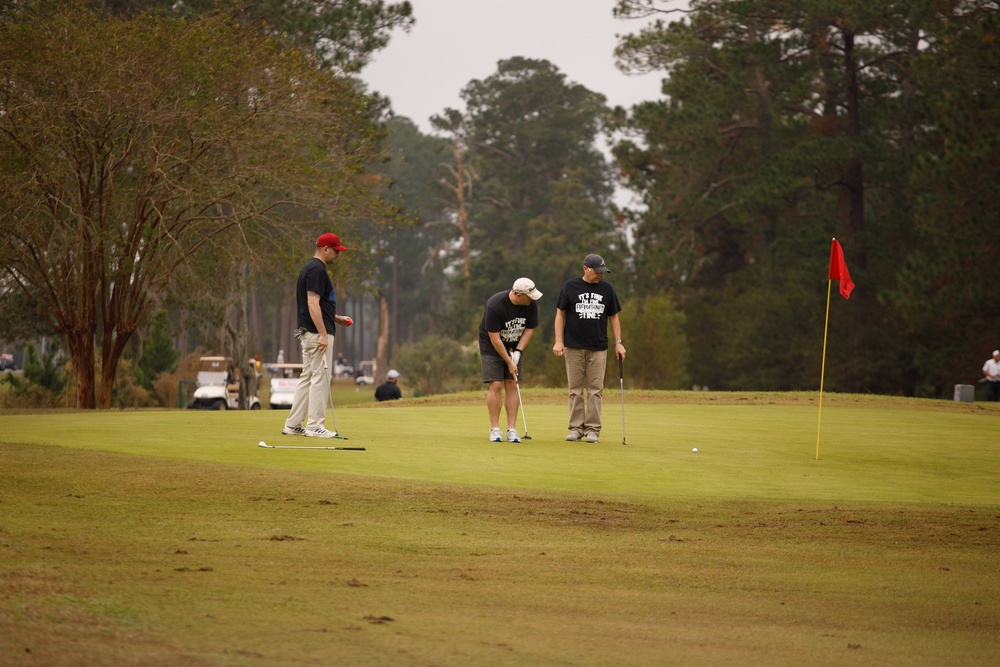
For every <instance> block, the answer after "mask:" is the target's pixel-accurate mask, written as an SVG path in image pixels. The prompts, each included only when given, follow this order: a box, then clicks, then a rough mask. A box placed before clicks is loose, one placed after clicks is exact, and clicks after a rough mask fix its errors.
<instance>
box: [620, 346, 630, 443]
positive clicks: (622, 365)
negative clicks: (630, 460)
mask: <svg viewBox="0 0 1000 667" xmlns="http://www.w3.org/2000/svg"><path fill="white" fill-rule="evenodd" d="M618 385H619V386H620V387H621V388H622V444H623V445H627V444H628V443H627V442H625V361H624V360H623V359H622V358H621V357H618Z"/></svg>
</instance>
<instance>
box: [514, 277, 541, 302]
mask: <svg viewBox="0 0 1000 667" xmlns="http://www.w3.org/2000/svg"><path fill="white" fill-rule="evenodd" d="M511 291H512V292H514V294H524V295H525V296H530V297H531V300H532V301H538V300H539V299H541V298H542V293H541V292H539V291H538V289H537V288H536V287H535V282H534V281H533V280H531V279H530V278H518V279H517V280H515V281H514V286H513V287H512V288H511Z"/></svg>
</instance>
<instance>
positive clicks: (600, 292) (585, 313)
mask: <svg viewBox="0 0 1000 667" xmlns="http://www.w3.org/2000/svg"><path fill="white" fill-rule="evenodd" d="M608 271H609V269H608V267H607V265H605V263H604V259H603V258H602V257H601V256H600V255H587V256H586V257H585V258H584V260H583V276H582V277H581V278H573V279H571V280H568V281H566V284H564V285H563V287H562V290H561V291H560V292H559V297H558V298H557V299H556V322H555V328H556V331H555V334H556V336H555V344H554V345H553V346H552V352H553V354H555V355H556V356H557V357H562V358H563V359H564V360H565V361H566V379H567V382H568V384H569V434H568V435H567V436H566V439H567V440H569V441H570V442H577V441H578V440H580V439H581V438H586V439H587V442H597V441H598V438H600V435H601V400H602V397H603V393H604V373H605V369H606V367H607V360H608V324H609V323H610V324H611V332H612V334H613V335H614V341H615V355H616V357H617V358H619V359H625V346H624V345H622V328H621V323H620V322H619V321H618V313H619V312H621V309H622V307H621V304H619V303H618V297H617V295H616V294H615V288H614V287H612V286H611V284H610V283H606V282H604V281H603V279H604V274H605V273H607V272H608ZM584 391H586V392H587V398H586V402H585V401H584V398H583V392H584Z"/></svg>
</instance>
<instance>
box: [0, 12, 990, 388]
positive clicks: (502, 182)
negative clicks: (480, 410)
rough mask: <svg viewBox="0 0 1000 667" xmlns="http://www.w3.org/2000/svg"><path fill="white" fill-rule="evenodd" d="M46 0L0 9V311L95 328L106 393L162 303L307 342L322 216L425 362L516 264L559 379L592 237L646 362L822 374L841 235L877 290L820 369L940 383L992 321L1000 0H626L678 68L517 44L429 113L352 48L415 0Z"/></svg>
mask: <svg viewBox="0 0 1000 667" xmlns="http://www.w3.org/2000/svg"><path fill="white" fill-rule="evenodd" d="M28 4H29V5H31V4H32V3H28ZM35 4H37V7H35V9H34V10H33V11H38V12H48V13H46V14H44V16H45V18H46V20H45V21H44V22H42V21H40V20H32V16H31V15H30V12H29V13H27V14H26V13H25V12H26V11H27V10H25V9H24V5H22V4H18V5H17V7H18V9H17V10H16V11H14V10H10V9H8V10H5V11H4V12H3V14H0V16H2V28H3V31H4V34H3V35H2V37H3V38H4V39H3V43H4V45H5V46H3V47H0V48H2V49H4V50H3V52H2V54H0V56H2V62H4V63H10V64H11V65H12V67H11V68H10V69H9V71H10V72H11V74H10V75H9V76H8V77H7V78H6V79H5V80H4V84H3V87H2V90H0V95H2V97H0V107H2V108H3V110H4V111H5V113H4V114H3V115H0V138H2V143H0V166H2V168H3V170H4V172H5V179H4V185H3V192H2V193H0V196H2V197H3V198H4V202H3V204H4V209H3V211H0V233H2V234H3V240H0V257H2V260H3V267H4V269H5V271H4V277H3V278H2V282H0V300H2V301H4V302H5V303H6V304H10V305H15V306H16V312H17V313H19V315H18V316H17V317H16V318H13V319H12V320H11V321H9V322H7V323H5V324H4V331H3V332H2V334H0V337H10V336H13V335H15V334H19V335H28V334H29V333H30V332H33V331H34V332H36V333H37V332H38V331H39V330H40V327H41V328H45V327H47V328H48V329H49V330H51V331H54V332H56V333H58V334H59V335H61V336H62V337H63V338H64V339H65V340H66V342H67V347H68V348H69V350H70V353H71V356H72V357H73V363H74V368H82V369H86V367H87V352H86V349H85V348H87V347H88V345H87V342H88V341H90V346H89V347H90V349H92V350H95V349H96V350H99V351H100V352H99V354H98V355H97V356H98V357H99V359H100V363H98V364H97V367H98V368H100V369H101V370H100V373H99V375H98V377H99V378H100V382H99V383H98V384H99V386H100V387H101V391H100V392H95V397H94V398H93V399H89V398H88V396H87V395H86V392H83V393H81V394H80V396H79V400H78V404H79V405H81V407H90V406H91V405H100V406H104V407H106V405H107V402H106V394H105V392H110V388H111V387H112V386H113V383H114V376H115V368H114V367H113V366H114V363H115V359H117V358H121V356H122V355H125V356H128V355H129V354H136V356H137V357H138V355H139V352H138V351H135V352H130V351H129V349H128V346H127V345H126V343H127V341H128V340H129V338H130V337H131V336H133V335H138V336H139V337H140V338H141V337H142V336H143V326H145V324H144V323H147V322H149V321H150V315H151V313H152V310H153V309H154V308H155V307H164V308H167V309H168V310H169V312H170V313H171V320H172V322H173V324H174V326H175V327H177V328H178V329H183V330H184V331H189V332H194V333H192V334H191V335H192V337H193V338H194V339H196V340H200V341H214V342H216V344H218V345H220V346H223V347H225V348H226V350H227V351H228V352H229V353H231V354H232V355H233V356H234V357H235V358H239V359H246V358H248V357H249V356H250V354H252V352H253V351H255V350H261V351H269V352H270V351H273V350H275V349H277V347H279V346H280V347H284V348H285V349H286V351H289V347H291V346H292V342H291V339H290V337H289V336H288V335H287V334H288V331H290V329H291V328H293V326H289V323H290V322H289V320H290V313H289V304H290V300H291V295H290V285H291V281H292V279H293V277H294V273H295V271H296V270H297V267H298V265H299V264H301V261H302V260H303V258H304V257H305V256H306V253H307V252H308V249H309V239H310V237H312V238H315V235H316V233H318V231H325V229H327V228H333V229H336V230H337V231H338V233H341V236H342V237H346V238H347V239H350V240H351V243H348V245H349V246H350V247H351V249H352V250H351V252H350V253H345V256H344V257H343V258H342V262H343V263H340V262H338V266H337V268H336V272H337V273H336V276H335V280H336V282H337V283H338V287H339V288H340V289H341V290H342V292H343V293H344V295H345V297H347V298H348V299H349V301H348V303H351V304H353V305H355V306H357V307H359V309H360V310H361V311H362V312H364V313H367V315H366V316H365V318H366V321H367V322H368V325H367V328H365V329H364V330H363V331H362V332H360V333H359V332H350V333H349V336H348V337H347V338H348V339H349V340H350V336H358V335H362V334H363V335H366V336H370V337H371V339H372V340H373V341H377V342H376V343H374V344H370V345H367V346H365V347H364V348H363V349H366V350H368V351H371V352H373V353H374V354H375V355H377V356H378V357H379V361H380V368H382V369H385V368H387V367H388V364H389V363H390V362H392V363H395V364H397V365H398V364H399V363H400V362H403V361H404V360H406V359H413V360H416V361H414V362H413V363H418V362H419V363H420V364H423V365H422V366H421V367H420V368H419V370H418V369H417V368H416V367H415V368H414V372H415V373H417V372H419V373H420V374H428V373H430V374H434V373H436V372H442V373H443V372H445V371H444V370H440V371H439V369H443V368H444V367H446V366H447V367H448V368H451V369H453V370H451V371H448V372H449V373H453V374H455V375H456V377H457V378H458V380H456V382H454V383H451V384H449V383H447V382H443V381H438V382H431V381H428V382H427V383H426V386H427V387H430V388H432V389H427V390H436V389H440V388H454V386H456V385H462V383H463V382H468V377H464V379H463V376H465V375H474V373H472V371H470V370H469V369H470V364H469V363H467V362H463V363H456V364H452V363H449V364H443V363H442V364H438V365H435V364H429V365H428V364H426V363H425V362H426V359H425V357H426V356H427V354H428V353H429V354H434V352H433V350H434V349H438V350H442V354H445V353H446V354H448V355H449V356H450V357H457V356H459V355H460V354H462V353H461V350H462V349H464V348H468V346H469V345H470V344H471V342H473V341H474V340H475V335H474V332H475V328H476V327H477V325H478V321H479V317H480V315H481V312H482V304H483V303H485V301H486V299H487V298H488V297H489V296H490V295H491V294H493V293H494V292H496V291H499V290H502V289H506V288H508V287H509V285H510V284H511V283H512V282H513V280H514V279H515V278H517V277H519V276H522V275H525V276H529V277H531V278H532V279H533V280H535V281H536V283H537V284H538V285H539V288H540V289H541V290H542V291H543V292H544V293H545V297H543V300H542V301H541V302H540V305H541V309H540V311H541V313H542V323H541V326H540V330H539V332H538V334H537V335H536V337H535V340H534V343H533V345H532V346H531V348H530V349H529V350H528V354H527V355H526V381H527V382H530V383H534V384H543V385H551V386H558V385H561V384H563V382H564V377H563V375H562V368H561V366H560V364H559V363H558V360H557V359H555V358H554V357H553V355H551V354H550V353H549V348H550V347H551V342H552V330H551V329H552V319H553V315H554V302H555V297H556V295H557V293H558V290H559V287H560V286H561V285H562V283H563V282H564V281H565V280H566V279H568V278H570V277H573V276H575V275H576V274H577V273H579V272H580V271H581V264H582V259H583V257H584V256H585V255H586V254H587V253H590V252H598V253H600V254H602V255H603V256H604V257H605V259H606V261H607V262H608V265H609V266H610V267H611V268H612V273H611V274H610V276H609V278H610V280H611V282H613V283H614V284H615V286H616V288H617V290H618V292H619V294H620V295H621V297H622V300H623V305H624V308H625V310H624V311H623V313H622V318H623V325H624V331H625V337H626V340H627V341H628V347H629V350H630V361H632V360H634V361H633V363H632V364H630V367H629V372H628V375H629V383H630V384H631V385H632V386H641V387H650V388H669V389H677V388H688V387H691V386H692V385H694V386H702V387H711V388H713V389H722V390H729V389H732V390H738V389H764V390H790V389H814V388H817V387H818V383H819V366H820V356H821V347H822V339H823V317H824V300H825V297H826V275H827V265H826V262H827V259H828V250H829V244H830V239H831V238H832V237H836V238H838V239H839V240H840V241H841V243H842V245H843V247H844V250H845V252H846V254H847V262H848V265H849V266H850V269H851V273H852V277H853V278H854V282H855V283H856V284H857V288H856V289H855V291H854V293H853V295H852V297H851V299H850V300H849V301H843V300H835V301H834V302H833V303H832V304H831V318H830V333H829V340H830V345H829V350H828V363H827V367H826V368H827V370H826V387H827V388H829V389H831V390H835V391H852V392H877V393H896V394H907V395H918V396H946V395H949V392H950V387H951V385H952V384H954V383H957V382H963V381H968V380H969V379H971V378H972V377H975V375H976V374H975V370H976V369H978V367H979V365H980V363H981V359H980V357H982V358H985V356H983V355H987V354H988V351H989V350H991V349H993V347H996V344H997V343H996V340H995V336H996V332H995V329H996V322H997V321H998V320H997V305H996V298H995V297H996V295H997V289H996V287H995V286H996V285H997V284H998V278H1000V261H998V247H1000V232H998V226H997V224H996V221H995V218H996V214H995V203H996V202H997V200H998V199H997V188H998V187H1000V186H998V183H1000V179H998V178H997V176H998V173H997V171H998V169H1000V160H998V159H997V158H998V157H1000V156H998V145H1000V141H998V132H997V129H996V128H997V127H998V123H997V120H998V118H997V116H998V109H1000V103H998V102H1000V99H998V97H1000V90H998V81H1000V78H998V75H1000V50H998V48H997V46H996V45H997V43H998V42H997V37H998V32H1000V19H998V17H1000V8H998V5H997V3H996V2H987V1H985V0H972V1H957V0H953V1H949V2H943V3H942V2H930V0H917V1H916V2H896V1H894V0H887V1H885V2H878V3H870V2H857V1H852V0H848V1H846V2H840V3H834V4H831V3H828V2H825V1H822V0H800V1H796V2H790V1H788V0H701V1H699V0H695V1H693V2H691V3H690V4H687V3H676V2H662V1H658V0H618V2H617V4H616V6H615V7H614V11H615V13H616V15H617V16H619V17H620V18H622V19H629V18H645V19H650V18H652V19H654V20H652V21H650V22H647V23H646V24H645V27H644V28H642V29H641V30H639V31H638V32H636V33H634V34H629V35H625V36H624V37H622V38H621V40H620V44H619V47H618V50H617V53H616V57H617V59H618V63H619V66H620V67H622V68H623V69H626V70H631V71H642V72H658V73H660V74H661V75H662V77H663V88H662V92H663V95H662V98H661V99H657V100H650V101H647V102H644V103H642V104H639V105H636V106H635V107H633V108H631V109H621V108H615V109H612V108H609V107H608V106H607V103H606V99H605V98H604V97H603V95H601V94H600V93H599V92H595V91H590V90H588V89H586V88H585V87H583V86H581V85H579V84H577V83H574V82H572V81H568V80H567V78H566V77H565V75H564V74H563V73H562V72H560V70H559V69H558V67H557V66H556V65H555V64H553V63H551V62H548V61H545V60H535V59H530V58H524V57H519V56H512V57H511V58H508V59H505V60H503V61H501V62H500V63H498V66H497V70H496V72H495V73H493V74H492V75H490V76H488V77H486V78H484V79H482V80H473V81H470V82H469V83H468V84H467V85H466V86H465V87H464V88H463V90H462V91H461V98H462V100H463V102H464V103H465V109H463V110H455V109H443V110H442V111H441V113H440V114H438V115H437V116H435V117H434V118H433V119H431V121H432V126H433V131H432V132H431V133H429V134H427V133H423V132H421V131H420V130H419V128H418V127H417V126H416V125H415V124H414V123H413V122H412V121H411V120H409V119H406V118H402V117H394V116H393V115H392V113H391V105H390V104H389V102H388V101H386V100H384V99H382V98H380V97H379V96H378V95H376V94H369V93H367V92H365V91H364V90H363V85H361V84H360V83H359V81H358V79H357V77H356V74H357V72H358V71H360V70H361V69H362V68H363V66H364V64H365V62H367V58H368V57H369V56H370V54H371V53H372V52H373V51H374V50H377V49H378V48H381V46H384V44H385V43H386V42H387V39H388V35H389V33H390V32H391V31H392V30H393V29H405V28H406V27H408V25H410V24H411V23H412V20H413V18H412V16H411V10H410V8H409V5H408V3H405V2H404V3H399V4H397V5H385V4H383V3H381V2H378V3H375V2H370V3H368V2H362V1H361V0H350V1H348V0H344V2H339V3H326V5H331V6H337V7H340V8H341V9H342V10H343V11H342V12H341V13H339V14H336V15H329V14H325V15H324V21H325V23H324V22H323V21H321V22H320V27H318V28H317V27H316V26H315V25H313V24H312V23H311V22H308V21H303V19H302V17H301V16H298V17H297V16H296V12H297V11H299V10H297V9H296V10H294V11H292V10H288V13H286V12H285V10H284V9H282V7H284V3H278V4H270V3H259V4H257V5H253V6H250V7H253V8H255V9H253V10H248V9H246V8H244V7H242V6H239V7H235V8H234V9H232V10H231V11H226V10H217V9H209V8H208V7H207V6H205V7H202V6H200V5H198V3H187V4H185V5H184V12H183V14H184V15H183V16H178V15H177V14H176V12H177V11H179V10H177V9H176V7H175V6H174V5H173V3H163V6H162V7H161V8H160V7H158V9H160V11H158V12H154V14H153V15H147V14H142V15H141V16H137V15H136V14H135V13H134V9H135V8H134V7H132V6H131V4H132V3H128V2H120V3H110V2H106V3H78V4H74V5H73V6H72V7H71V9H69V10H66V9H61V10H58V11H56V10H53V9H52V8H51V6H50V5H49V3H35ZM300 4H308V3H300ZM95 6H97V7H98V9H99V10H100V11H96V12H95V11H94V7H95ZM296 7H298V5H296ZM247 11H257V12H258V13H257V14H256V15H253V16H250V17H248V16H247V15H246V14H245V12H247ZM373 12H374V14H373ZM379 12H381V13H379ZM38 16H41V14H39V15H38ZM376 16H378V17H381V19H382V20H381V21H379V20H375V19H374V17H376ZM53 19H54V20H53ZM151 20H152V22H151ZM58 21H62V22H63V23H62V25H64V26H66V25H69V24H73V25H74V26H78V29H77V30H75V31H73V35H74V36H73V38H72V43H71V45H70V46H71V48H69V47H67V45H66V39H65V35H66V34H68V33H67V32H65V31H63V32H60V31H59V29H58V28H59V25H60V24H59V23H58ZM336 25H340V26H341V27H342V28H343V27H345V26H347V27H350V28H351V29H348V30H346V31H345V30H340V31H339V32H338V30H336V29H334V26H336ZM625 25H628V24H627V23H626V24H625ZM145 26H153V28H146V27H145ZM281 26H297V27H296V28H295V29H287V28H286V27H281ZM324 26H325V27H324ZM279 28H280V30H279ZM338 34H347V35H351V37H350V38H345V39H343V40H342V41H343V43H342V44H340V46H337V47H335V46H333V45H334V44H339V43H338V42H337V40H336V39H333V38H332V37H331V36H332V35H338ZM46 40H47V41H46ZM60 40H61V41H60ZM331 40H332V41H331ZM29 44H31V45H37V44H45V45H46V50H45V51H41V52H42V53H45V54H47V55H46V57H44V58H38V57H32V58H27V57H25V56H24V53H25V52H26V51H25V49H26V48H27V46H28V45H29ZM27 52H31V51H30V49H29V50H28V51H27ZM61 53H64V54H65V55H64V58H65V59H64V60H59V58H60V54H61ZM71 53H72V54H76V55H78V54H81V53H82V54H84V55H85V56H86V58H84V59H82V60H79V59H78V60H73V61H71V60H70V55H69V54H71ZM99 63H105V65H103V66H101V65H100V64H99ZM106 63H116V65H114V66H109V65H107V64H106ZM126 71H128V72H131V73H132V76H129V77H123V76H122V74H123V72H126ZM53 72H58V73H60V76H59V77H55V76H53V75H52V73H53ZM84 75H86V77H91V78H89V79H88V78H85V77H84ZM193 82H197V85H193ZM94 91H100V92H99V94H98V93H95V92H94ZM40 103H41V104H40ZM39 109H40V110H39ZM605 137H611V138H612V143H613V150H612V155H611V156H607V155H605V154H604V153H602V151H601V150H600V149H599V148H598V146H599V145H600V140H601V139H602V138H605ZM616 187H619V188H627V189H628V190H629V191H631V192H634V193H636V194H637V195H638V196H639V198H640V199H641V206H637V207H635V208H632V209H630V208H619V207H618V206H616V204H615V203H614V199H613V193H614V189H615V188H616ZM178 229H180V230H182V232H183V233H180V234H178V233H177V231H176V230H178ZM70 239H71V240H72V242H67V240H70ZM352 243H353V244H352ZM345 260H346V261H345ZM56 276H58V277H59V278H60V280H58V281H55V280H53V277H56ZM49 283H52V285H55V284H56V283H59V285H60V286H59V287H58V289H55V288H54V287H52V286H50V285H49ZM63 283H65V285H63ZM59 290H61V291H59ZM362 306H363V308H362ZM40 323H41V324H40ZM991 327H992V329H991ZM286 329H287V331H286ZM137 332H138V333H137ZM431 342H433V344H431ZM445 350H446V351H447V352H444V351H445ZM418 351H419V353H417V352H418ZM116 355H117V356H116ZM450 360H451V359H450ZM105 365H108V368H107V369H106V370H105V368H104V366H105ZM401 370H403V371H404V376H405V375H406V369H405V368H404V369H401ZM83 372H84V373H86V372H85V371H83ZM90 375H91V377H94V374H93V372H91V374H90ZM108 395H109V394H108ZM88 400H90V401H91V402H90V403H89V404H88Z"/></svg>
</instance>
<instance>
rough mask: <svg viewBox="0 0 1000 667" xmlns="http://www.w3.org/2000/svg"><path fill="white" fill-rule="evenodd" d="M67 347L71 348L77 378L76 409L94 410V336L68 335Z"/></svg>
mask: <svg viewBox="0 0 1000 667" xmlns="http://www.w3.org/2000/svg"><path fill="white" fill-rule="evenodd" d="M66 346H67V347H68V348H69V356H70V360H71V361H72V363H73V375H74V376H75V377H76V407H77V408H80V409H81V410H93V409H94V407H95V405H96V403H95V400H94V399H95V393H94V336H93V334H91V335H90V336H89V337H88V336H86V335H84V336H79V335H74V334H69V333H67V334H66Z"/></svg>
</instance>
